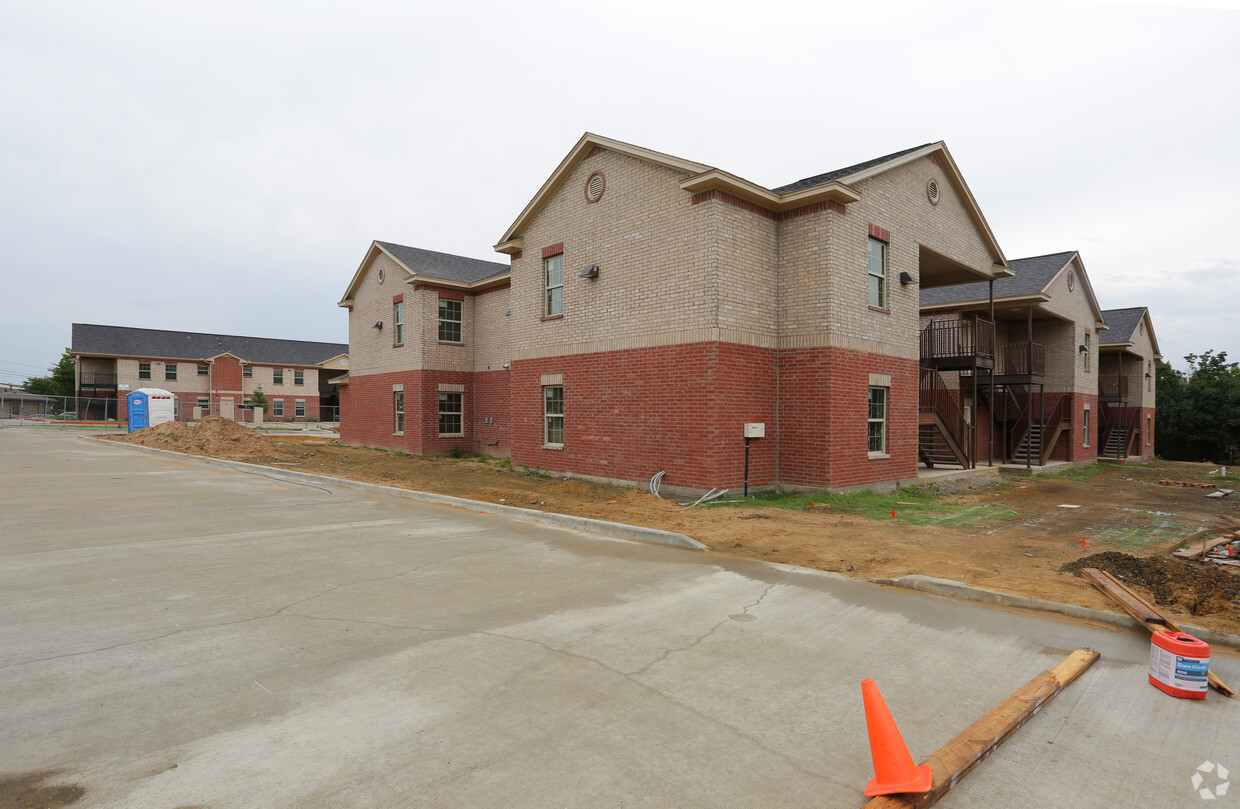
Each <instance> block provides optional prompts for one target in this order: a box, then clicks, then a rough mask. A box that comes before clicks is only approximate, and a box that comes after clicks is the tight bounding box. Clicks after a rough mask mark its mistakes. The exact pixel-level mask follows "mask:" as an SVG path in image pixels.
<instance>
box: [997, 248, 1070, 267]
mask: <svg viewBox="0 0 1240 809" xmlns="http://www.w3.org/2000/svg"><path fill="white" fill-rule="evenodd" d="M1080 252H1081V251H1080V250H1060V251H1058V252H1055V253H1043V254H1042V255H1040V256H1021V257H1020V258H1012V259H1008V263H1009V264H1011V263H1012V262H1013V261H1033V260H1034V259H1035V258H1050V257H1051V256H1070V255H1075V254H1077V253H1080Z"/></svg>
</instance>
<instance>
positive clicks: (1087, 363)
mask: <svg viewBox="0 0 1240 809" xmlns="http://www.w3.org/2000/svg"><path fill="white" fill-rule="evenodd" d="M1089 337H1090V335H1089V332H1085V351H1084V352H1083V353H1084V354H1085V373H1089V353H1090V351H1091V350H1092V349H1091V347H1090V345H1089Z"/></svg>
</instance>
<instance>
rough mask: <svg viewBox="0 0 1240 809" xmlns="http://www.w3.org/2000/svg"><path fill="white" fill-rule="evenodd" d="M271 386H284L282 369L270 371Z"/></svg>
mask: <svg viewBox="0 0 1240 809" xmlns="http://www.w3.org/2000/svg"><path fill="white" fill-rule="evenodd" d="M271 384H273V385H283V384H284V369H283V368H272V369H271Z"/></svg>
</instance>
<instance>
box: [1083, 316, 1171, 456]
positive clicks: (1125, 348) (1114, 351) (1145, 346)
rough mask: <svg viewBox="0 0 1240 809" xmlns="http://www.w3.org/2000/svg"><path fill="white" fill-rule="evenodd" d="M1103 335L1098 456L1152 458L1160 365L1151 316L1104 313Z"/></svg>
mask: <svg viewBox="0 0 1240 809" xmlns="http://www.w3.org/2000/svg"><path fill="white" fill-rule="evenodd" d="M1102 314H1103V315H1104V316H1105V317H1106V321H1107V326H1108V328H1107V330H1106V332H1105V333H1104V334H1103V337H1102V340H1101V342H1100V344H1099V348H1100V350H1101V356H1100V358H1099V360H1098V371H1099V377H1098V404H1099V408H1100V410H1099V420H1098V429H1099V437H1098V447H1099V450H1098V454H1099V456H1101V457H1106V458H1125V457H1134V456H1135V457H1146V456H1149V455H1153V454H1154V413H1155V409H1156V408H1155V401H1154V399H1155V396H1156V395H1157V379H1156V376H1157V375H1156V374H1155V373H1154V361H1155V360H1159V359H1162V353H1161V352H1160V351H1159V348H1158V339H1157V338H1156V337H1155V336H1154V324H1153V321H1152V320H1151V319H1150V311H1149V309H1147V308H1145V307H1144V306H1136V307H1131V308H1128V309H1107V310H1106V311H1104V312H1103V313H1102Z"/></svg>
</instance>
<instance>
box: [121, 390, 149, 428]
mask: <svg viewBox="0 0 1240 809" xmlns="http://www.w3.org/2000/svg"><path fill="white" fill-rule="evenodd" d="M125 401H126V402H127V404H128V407H129V432H131V433H132V432H133V431H134V430H141V429H142V428H143V427H149V426H150V412H149V410H148V405H149V399H148V398H147V395H146V391H144V390H135V391H130V392H129V395H128V396H126V397H125Z"/></svg>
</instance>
